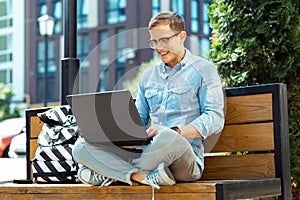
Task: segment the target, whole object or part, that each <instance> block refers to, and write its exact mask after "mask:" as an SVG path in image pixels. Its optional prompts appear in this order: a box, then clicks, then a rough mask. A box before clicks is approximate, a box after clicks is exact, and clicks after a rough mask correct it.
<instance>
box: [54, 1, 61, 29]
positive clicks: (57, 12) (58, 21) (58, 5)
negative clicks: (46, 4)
mask: <svg viewBox="0 0 300 200" xmlns="http://www.w3.org/2000/svg"><path fill="white" fill-rule="evenodd" d="M53 17H54V20H55V25H54V33H61V32H62V3H61V1H59V0H56V1H55V2H53Z"/></svg>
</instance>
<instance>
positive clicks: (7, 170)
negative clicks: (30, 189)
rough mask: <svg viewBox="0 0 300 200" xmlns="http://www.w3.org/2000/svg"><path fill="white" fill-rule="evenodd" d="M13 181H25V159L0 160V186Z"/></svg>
mask: <svg viewBox="0 0 300 200" xmlns="http://www.w3.org/2000/svg"><path fill="white" fill-rule="evenodd" d="M14 179H26V159H25V158H0V184H1V183H5V182H9V181H12V180H14Z"/></svg>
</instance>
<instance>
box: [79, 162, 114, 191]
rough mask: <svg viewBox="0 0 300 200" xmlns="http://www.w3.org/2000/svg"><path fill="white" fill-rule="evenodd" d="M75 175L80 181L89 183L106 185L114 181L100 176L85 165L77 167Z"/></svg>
mask: <svg viewBox="0 0 300 200" xmlns="http://www.w3.org/2000/svg"><path fill="white" fill-rule="evenodd" d="M77 176H78V179H79V180H80V181H81V182H83V183H86V184H90V185H100V186H108V185H110V184H112V183H113V182H115V180H114V179H110V178H107V177H105V176H102V175H100V174H98V173H96V172H94V171H93V170H91V169H89V168H87V167H85V166H83V167H81V168H79V170H78V172H77Z"/></svg>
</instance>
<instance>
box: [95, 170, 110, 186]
mask: <svg viewBox="0 0 300 200" xmlns="http://www.w3.org/2000/svg"><path fill="white" fill-rule="evenodd" d="M94 173H95V172H94ZM92 178H93V180H95V181H97V182H102V183H101V185H100V187H102V186H109V185H110V184H112V183H113V182H115V180H114V179H111V178H107V177H105V176H101V175H99V174H97V173H95V174H93V175H92Z"/></svg>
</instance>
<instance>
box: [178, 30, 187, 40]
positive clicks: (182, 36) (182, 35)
mask: <svg viewBox="0 0 300 200" xmlns="http://www.w3.org/2000/svg"><path fill="white" fill-rule="evenodd" d="M179 37H180V40H181V41H182V43H184V41H185V39H186V32H185V31H181V33H180V34H179Z"/></svg>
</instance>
